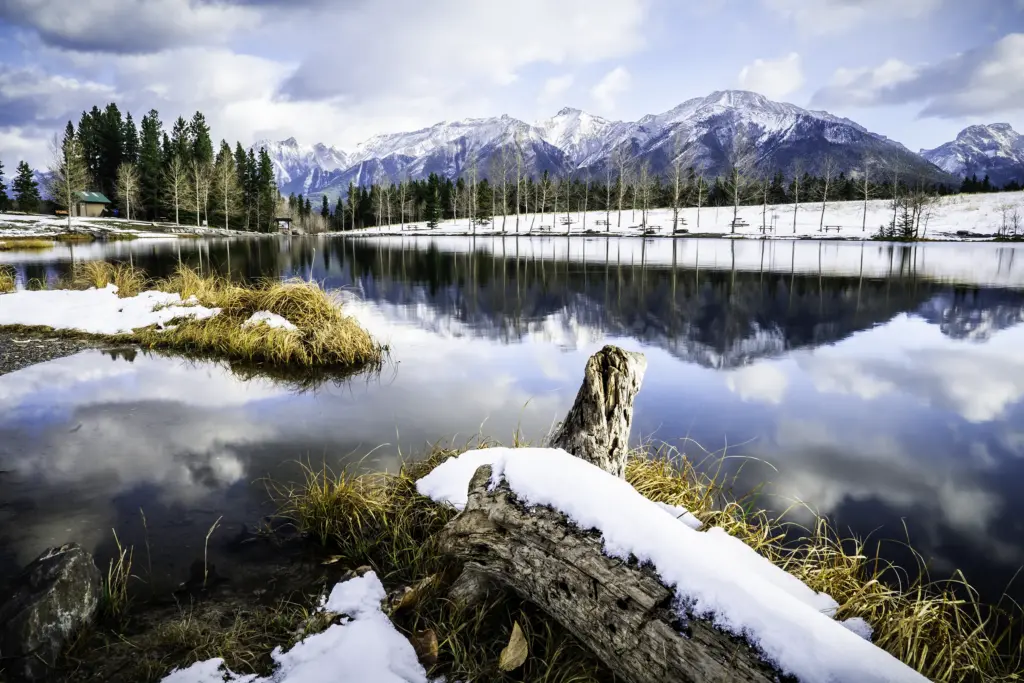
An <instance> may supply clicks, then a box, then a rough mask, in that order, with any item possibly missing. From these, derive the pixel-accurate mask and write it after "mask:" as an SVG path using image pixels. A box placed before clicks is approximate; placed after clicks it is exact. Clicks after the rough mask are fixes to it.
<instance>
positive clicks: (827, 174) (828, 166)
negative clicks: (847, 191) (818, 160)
mask: <svg viewBox="0 0 1024 683" xmlns="http://www.w3.org/2000/svg"><path fill="white" fill-rule="evenodd" d="M836 168H837V164H836V159H835V157H833V156H832V155H831V154H826V155H825V159H824V160H823V161H822V164H821V220H820V221H819V222H818V232H821V231H823V230H824V229H825V207H826V206H828V191H829V188H830V187H831V185H832V178H833V176H835V174H836Z"/></svg>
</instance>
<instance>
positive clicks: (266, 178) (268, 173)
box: [256, 147, 277, 230]
mask: <svg viewBox="0 0 1024 683" xmlns="http://www.w3.org/2000/svg"><path fill="white" fill-rule="evenodd" d="M256 183H257V193H256V196H257V205H258V214H257V221H256V223H257V227H256V229H257V230H262V229H263V228H265V227H267V226H269V225H270V222H271V221H272V220H273V218H274V208H275V207H276V205H277V186H276V185H275V184H274V162H272V161H271V160H270V155H269V154H267V150H266V148H264V147H260V155H259V165H258V167H257V173H256Z"/></svg>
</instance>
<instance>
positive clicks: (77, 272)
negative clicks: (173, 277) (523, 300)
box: [65, 261, 147, 299]
mask: <svg viewBox="0 0 1024 683" xmlns="http://www.w3.org/2000/svg"><path fill="white" fill-rule="evenodd" d="M146 284H147V283H146V276H145V274H144V273H143V272H142V271H141V270H139V269H138V268H133V267H132V266H130V265H128V264H125V263H107V262H106V261H84V262H78V263H75V264H74V265H73V266H72V268H71V272H70V273H69V275H68V278H67V280H66V282H65V285H66V286H67V287H68V288H69V289H89V288H90V287H95V288H96V289H103V288H104V287H106V286H107V285H115V286H116V287H117V295H118V296H119V297H121V298H122V299H123V298H125V297H132V296H137V295H138V294H139V293H140V292H141V291H142V290H143V289H145V288H146Z"/></svg>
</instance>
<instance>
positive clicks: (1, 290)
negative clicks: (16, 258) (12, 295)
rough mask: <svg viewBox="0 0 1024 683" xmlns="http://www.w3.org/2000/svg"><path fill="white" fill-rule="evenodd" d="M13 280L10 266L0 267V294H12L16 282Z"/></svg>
mask: <svg viewBox="0 0 1024 683" xmlns="http://www.w3.org/2000/svg"><path fill="white" fill-rule="evenodd" d="M14 278H15V272H14V268H12V267H10V266H0V294H6V293H7V292H13V291H14V290H15V289H16V288H17V282H16V281H15V279H14Z"/></svg>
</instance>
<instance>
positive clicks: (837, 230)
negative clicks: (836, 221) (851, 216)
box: [825, 225, 840, 232]
mask: <svg viewBox="0 0 1024 683" xmlns="http://www.w3.org/2000/svg"><path fill="white" fill-rule="evenodd" d="M839 228H840V226H838V225H826V226H825V232H828V231H829V230H835V231H836V232H839Z"/></svg>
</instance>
